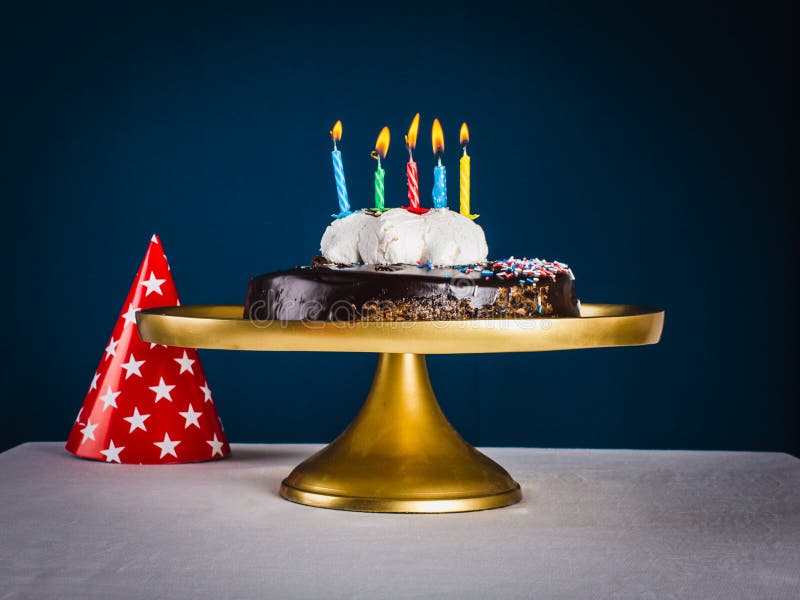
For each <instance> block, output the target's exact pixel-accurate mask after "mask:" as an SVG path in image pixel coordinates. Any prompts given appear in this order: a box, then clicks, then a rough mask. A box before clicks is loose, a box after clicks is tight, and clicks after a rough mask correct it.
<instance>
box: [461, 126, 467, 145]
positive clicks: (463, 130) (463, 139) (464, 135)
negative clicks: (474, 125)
mask: <svg viewBox="0 0 800 600" xmlns="http://www.w3.org/2000/svg"><path fill="white" fill-rule="evenodd" d="M460 138H461V145H462V146H466V145H467V144H469V129H467V124H466V123H462V124H461V133H460Z"/></svg>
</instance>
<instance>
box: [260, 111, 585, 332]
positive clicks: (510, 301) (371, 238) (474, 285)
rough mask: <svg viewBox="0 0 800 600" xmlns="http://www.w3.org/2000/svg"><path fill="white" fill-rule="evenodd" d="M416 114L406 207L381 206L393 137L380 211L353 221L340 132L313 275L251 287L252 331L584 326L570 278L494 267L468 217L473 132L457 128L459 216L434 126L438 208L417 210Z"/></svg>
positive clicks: (269, 277)
mask: <svg viewBox="0 0 800 600" xmlns="http://www.w3.org/2000/svg"><path fill="white" fill-rule="evenodd" d="M418 127H419V114H417V115H416V116H415V117H414V120H413V121H412V123H411V127H410V128H409V131H408V135H407V136H406V138H405V139H406V148H407V150H408V157H409V158H408V164H407V167H406V178H407V185H408V201H409V205H408V206H406V207H403V208H392V209H387V208H385V206H384V177H385V171H384V169H383V168H382V166H381V159H382V158H385V157H386V153H387V152H388V149H389V139H390V136H389V129H388V127H384V128H383V129H382V130H381V132H380V134H379V135H378V139H377V141H376V143H375V150H373V152H372V155H371V156H372V157H373V158H375V159H376V160H377V161H378V163H377V169H376V170H375V206H374V207H373V208H371V209H364V210H357V211H355V212H351V211H350V203H349V199H348V195H347V186H346V183H345V178H344V166H343V163H342V153H341V151H340V150H339V149H338V148H337V146H336V144H337V142H339V141H340V140H341V135H342V123H341V121H337V122H336V124H335V125H334V127H333V129H332V131H331V132H330V133H331V138H332V140H333V152H332V153H331V158H332V160H333V169H334V176H335V179H336V189H337V195H338V197H339V210H340V212H339V213H338V214H335V215H333V217H334V221H333V222H332V223H331V224H330V225H329V226H328V228H327V229H326V230H325V233H324V234H323V236H322V240H321V241H320V251H321V253H322V255H321V256H318V257H316V258H315V259H314V260H313V261H312V263H311V265H309V266H305V267H295V268H294V269H288V270H285V271H277V272H274V273H267V274H265V275H260V276H258V277H252V278H251V279H250V285H249V287H248V291H247V297H246V299H245V307H244V318H246V319H251V320H253V321H272V320H282V321H414V320H426V321H427V320H435V321H449V320H458V319H507V318H538V317H579V316H580V302H579V301H578V298H577V297H576V295H575V287H574V285H573V281H574V279H575V277H574V276H573V273H572V270H571V269H570V268H569V266H568V265H566V264H564V263H561V262H559V261H544V260H539V259H537V258H533V259H528V258H522V259H518V258H514V257H513V256H512V257H509V258H506V259H503V260H489V259H488V258H487V256H488V253H489V249H488V246H487V245H486V237H485V235H484V233H483V229H482V228H481V227H480V226H479V225H477V224H476V223H475V221H474V219H475V218H477V217H478V215H473V214H471V213H470V157H469V155H468V154H467V143H468V142H469V132H468V129H467V125H466V123H464V124H463V125H462V126H461V131H460V141H461V145H462V147H463V156H462V157H461V159H460V161H459V166H460V189H459V204H460V210H459V212H453V211H450V210H449V209H448V208H447V185H446V179H445V166H444V165H443V164H442V155H443V154H444V134H443V130H442V127H441V123H439V120H438V119H434V121H433V126H432V129H431V142H432V147H433V152H434V155H435V156H436V157H438V164H437V166H436V167H435V168H434V183H433V190H432V198H433V208H432V209H428V208H422V207H421V206H420V203H419V179H418V171H417V164H416V162H414V158H413V155H412V151H413V149H414V148H415V145H416V140H417V130H418Z"/></svg>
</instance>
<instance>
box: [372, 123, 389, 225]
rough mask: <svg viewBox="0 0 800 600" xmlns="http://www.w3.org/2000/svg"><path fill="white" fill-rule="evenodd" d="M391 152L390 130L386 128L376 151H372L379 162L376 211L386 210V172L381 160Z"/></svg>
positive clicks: (378, 141) (377, 142) (376, 145)
mask: <svg viewBox="0 0 800 600" xmlns="http://www.w3.org/2000/svg"><path fill="white" fill-rule="evenodd" d="M387 152H389V128H388V127H384V128H383V129H381V132H380V133H379V134H378V140H377V141H376V142H375V150H373V151H372V154H370V156H372V158H374V159H376V160H377V161H378V168H377V169H375V210H386V206H385V195H384V177H385V175H386V171H384V169H383V168H382V167H381V159H382V158H386V153H387Z"/></svg>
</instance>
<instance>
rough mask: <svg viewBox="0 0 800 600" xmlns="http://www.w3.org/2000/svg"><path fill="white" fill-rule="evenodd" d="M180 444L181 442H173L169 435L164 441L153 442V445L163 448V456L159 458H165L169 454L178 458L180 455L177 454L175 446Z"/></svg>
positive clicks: (166, 435) (165, 435)
mask: <svg viewBox="0 0 800 600" xmlns="http://www.w3.org/2000/svg"><path fill="white" fill-rule="evenodd" d="M180 443H181V442H180V440H177V441H172V440H171V439H169V434H168V433H165V434H164V441H161V442H153V445H155V446H158V447H159V448H161V456H159V457H158V458H164V457H165V456H166V455H167V454H171V455H172V456H174V457H175V458H178V455H177V453H176V452H175V446H177V445H178V444H180Z"/></svg>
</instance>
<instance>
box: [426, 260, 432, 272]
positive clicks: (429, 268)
mask: <svg viewBox="0 0 800 600" xmlns="http://www.w3.org/2000/svg"><path fill="white" fill-rule="evenodd" d="M425 265H426V266H427V267H428V271H430V270H431V261H430V259H429V260H428V262H426V263H425Z"/></svg>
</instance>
